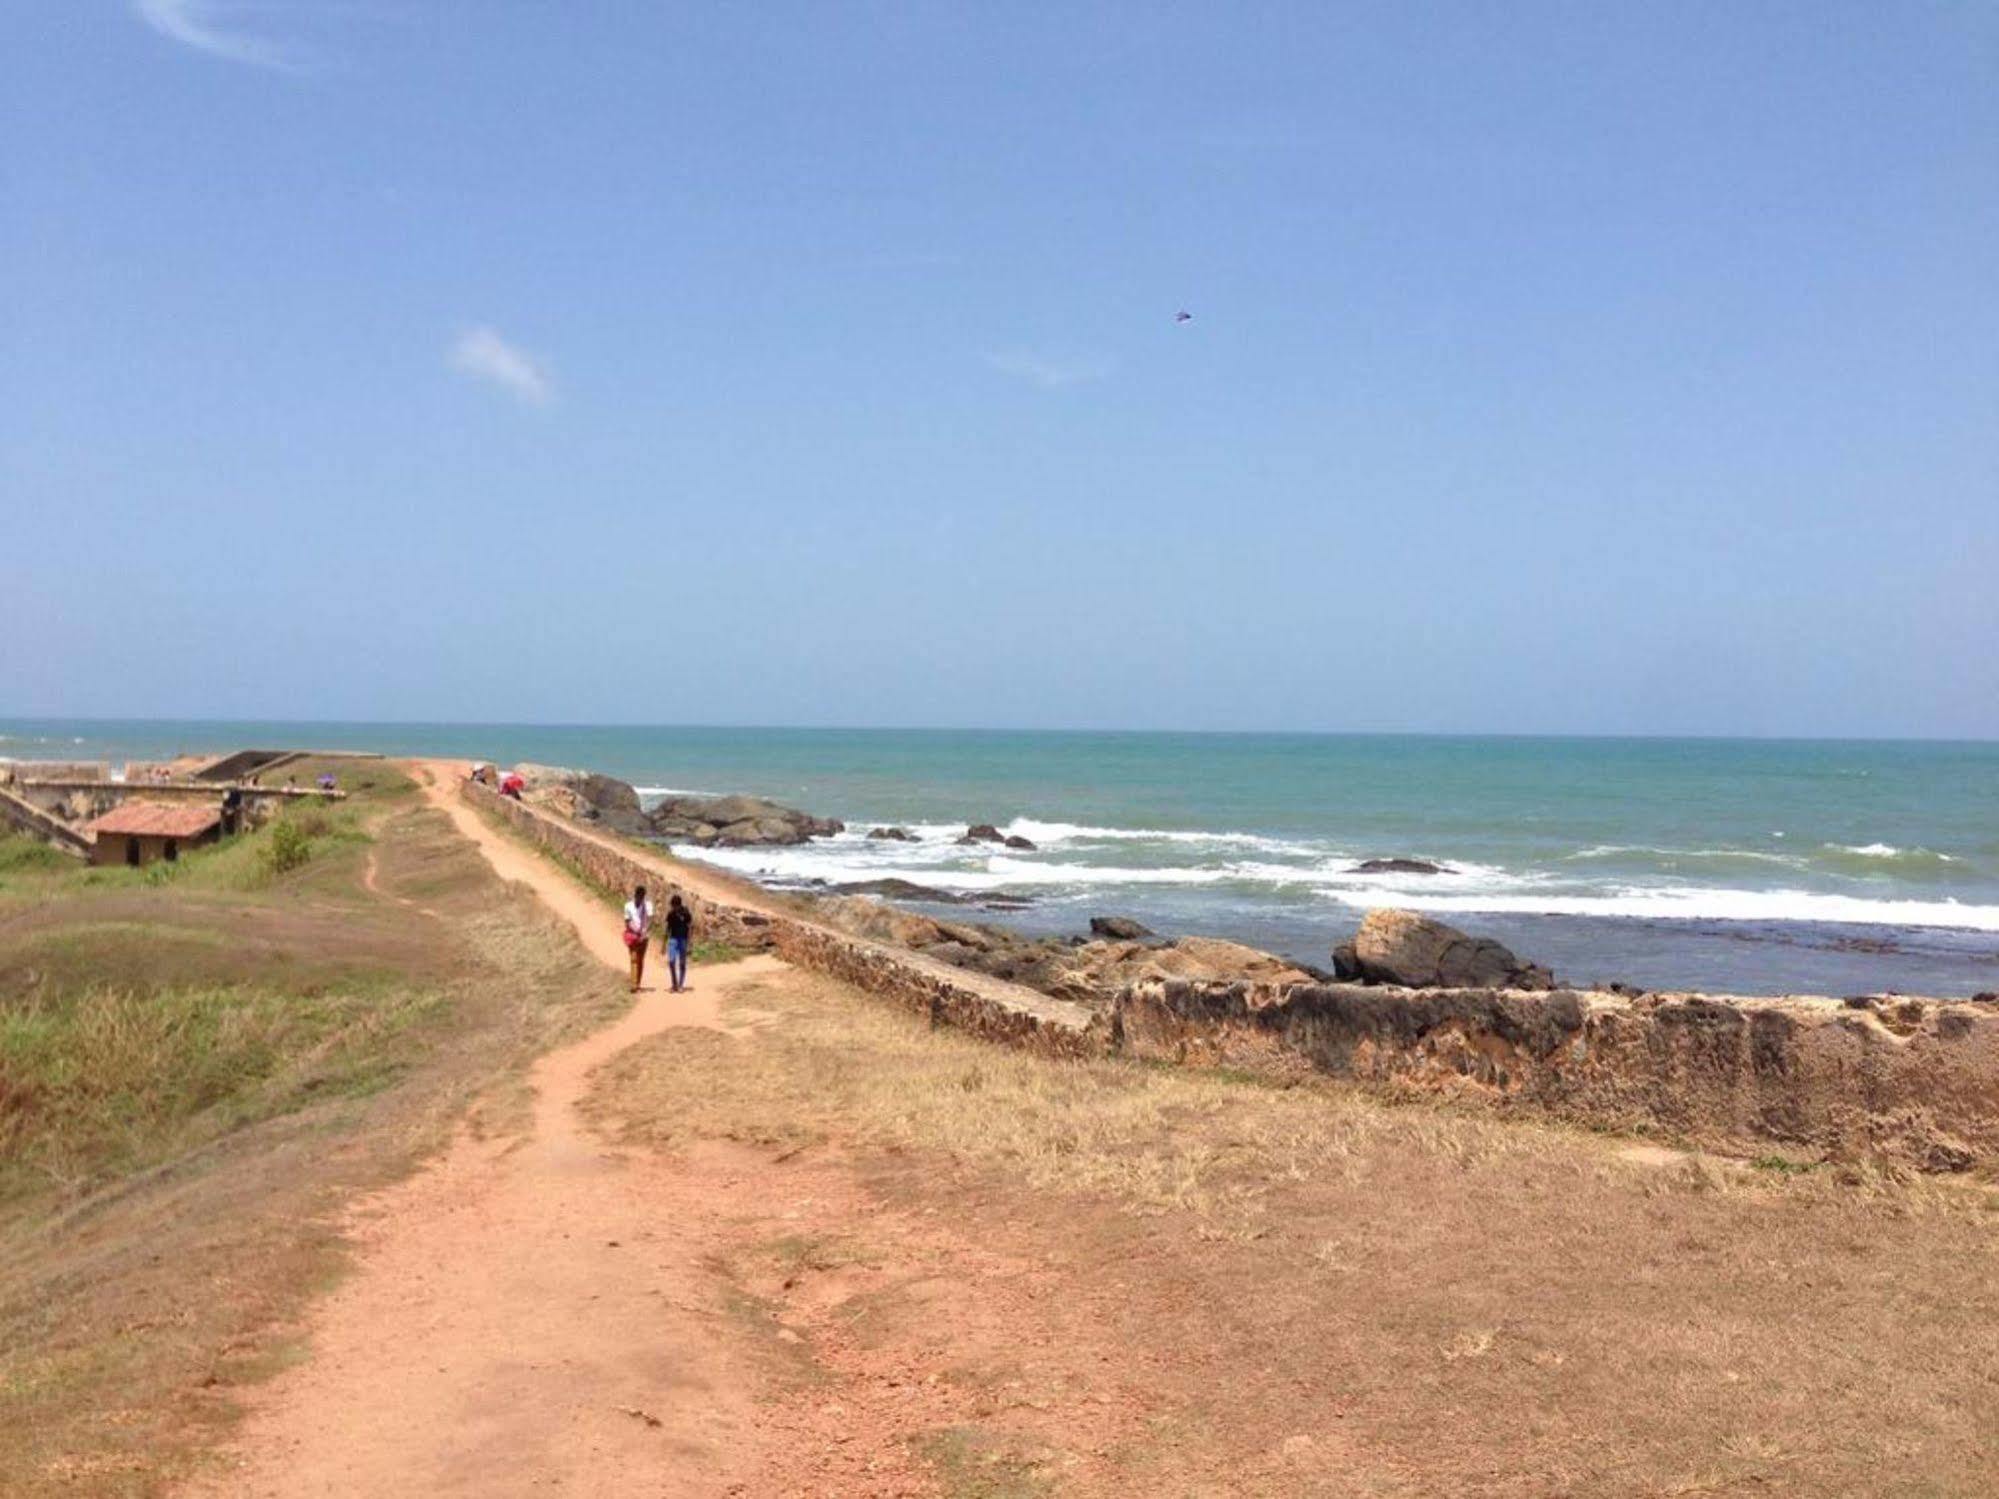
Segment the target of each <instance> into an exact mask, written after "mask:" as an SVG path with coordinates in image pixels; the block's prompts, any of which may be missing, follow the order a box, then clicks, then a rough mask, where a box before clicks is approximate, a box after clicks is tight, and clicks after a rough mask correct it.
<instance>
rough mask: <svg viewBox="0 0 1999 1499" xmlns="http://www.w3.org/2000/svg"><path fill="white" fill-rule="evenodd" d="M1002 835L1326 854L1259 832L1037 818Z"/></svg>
mask: <svg viewBox="0 0 1999 1499" xmlns="http://www.w3.org/2000/svg"><path fill="white" fill-rule="evenodd" d="M1000 831H1001V832H1004V833H1007V834H1009V835H1011V836H1014V837H1020V838H1025V839H1027V840H1028V841H1029V842H1030V843H1033V844H1035V845H1036V846H1037V847H1041V848H1052V847H1060V846H1061V845H1062V844H1065V843H1116V842H1135V843H1185V844H1194V845H1198V846H1201V847H1205V848H1245V849H1254V850H1256V851H1258V852H1261V853H1274V854H1297V855H1300V856H1306V857H1310V856H1316V855H1320V854H1323V853H1325V852H1326V849H1325V846H1324V845H1323V844H1314V843H1301V842H1298V841H1297V840H1295V839H1289V838H1271V837H1267V836H1266V835H1264V834H1262V833H1235V832H1220V833H1208V832H1193V831H1189V830H1187V829H1183V828H1107V827H1095V826H1092V825H1090V824H1088V823H1078V822H1044V821H1042V820H1041V819H1040V818H1036V817H1016V818H1014V820H1013V821H1012V822H1009V823H1008V824H1007V825H1006V826H1005V827H1004V828H1002V829H1001V830H1000Z"/></svg>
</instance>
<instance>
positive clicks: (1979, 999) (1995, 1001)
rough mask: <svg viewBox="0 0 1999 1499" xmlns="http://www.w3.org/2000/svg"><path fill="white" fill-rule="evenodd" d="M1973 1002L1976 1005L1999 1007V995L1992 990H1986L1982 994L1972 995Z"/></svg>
mask: <svg viewBox="0 0 1999 1499" xmlns="http://www.w3.org/2000/svg"><path fill="white" fill-rule="evenodd" d="M1971 1002H1972V1003H1973V1004H1975V1005H1999V994H1995V993H1994V992H1993V991H1992V990H1990V989H1986V990H1983V991H1981V992H1980V993H1977V994H1974V995H1972V996H1971Z"/></svg>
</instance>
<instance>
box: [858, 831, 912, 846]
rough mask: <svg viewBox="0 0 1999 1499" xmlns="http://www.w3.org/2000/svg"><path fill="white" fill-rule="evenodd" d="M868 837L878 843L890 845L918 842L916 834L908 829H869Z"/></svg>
mask: <svg viewBox="0 0 1999 1499" xmlns="http://www.w3.org/2000/svg"><path fill="white" fill-rule="evenodd" d="M868 836H869V837H870V838H873V839H875V840H877V841H886V842H889V843H915V842H916V841H917V837H916V834H914V833H912V832H910V831H909V829H908V828H869V829H868Z"/></svg>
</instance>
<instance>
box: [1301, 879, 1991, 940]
mask: <svg viewBox="0 0 1999 1499" xmlns="http://www.w3.org/2000/svg"><path fill="white" fill-rule="evenodd" d="M1321 893H1322V894H1323V895H1325V896H1326V897H1327V898H1329V899H1332V900H1336V901H1338V902H1339V903H1340V904H1342V905H1346V906H1353V907H1356V908H1365V907H1369V906H1377V905H1390V904H1392V905H1398V906H1407V907H1410V908H1411V909H1413V910H1418V911H1437V912H1452V911H1457V912H1487V913H1494V914H1502V915H1519V916H1636V917H1649V918H1652V919H1655V920H1657V919H1662V918H1671V919H1678V920H1698V921H1822V922H1841V923H1850V924H1855V925H1862V926H1914V927H1959V928H1964V929H1967V930H1970V931H1979V932H1999V906H1973V905H1962V904H1960V903H1959V902H1957V901H1954V900H1867V899H1864V898H1862V897H1860V896H1853V895H1826V894H1821V893H1819V892H1817V891H1811V890H1729V889H1720V888H1708V887H1701V886H1676V887H1673V888H1670V889H1643V888H1638V887H1623V888H1619V889H1615V890H1610V891H1606V892H1605V893H1603V894H1600V895H1582V894H1573V893H1564V894H1556V893H1553V892H1550V893H1548V894H1545V895H1508V894H1497V893H1496V894H1464V895H1450V894H1432V893H1429V892H1423V891H1414V890H1404V891H1398V892H1396V894H1395V897H1394V899H1393V900H1392V901H1385V900H1383V899H1381V898H1380V897H1379V896H1378V895H1368V894H1362V893H1359V892H1355V891H1343V890H1326V891H1323V892H1321Z"/></svg>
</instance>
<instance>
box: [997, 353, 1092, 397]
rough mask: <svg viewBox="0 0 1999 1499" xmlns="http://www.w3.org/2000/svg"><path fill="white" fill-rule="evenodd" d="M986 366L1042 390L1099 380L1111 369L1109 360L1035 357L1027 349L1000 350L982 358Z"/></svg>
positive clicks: (1090, 357)
mask: <svg viewBox="0 0 1999 1499" xmlns="http://www.w3.org/2000/svg"><path fill="white" fill-rule="evenodd" d="M986 363H987V364H989V365H990V366H992V368H994V369H996V370H998V371H999V372H1000V373H1001V374H1002V375H1012V376H1013V377H1014V378H1015V379H1017V380H1027V381H1030V382H1032V383H1033V384H1035V385H1038V386H1040V387H1041V388H1042V389H1043V390H1060V389H1062V388H1063V387H1064V386H1069V385H1083V384H1086V383H1087V382H1089V381H1091V380H1101V379H1103V378H1104V377H1105V376H1107V375H1109V374H1110V372H1111V370H1112V369H1113V367H1114V366H1113V365H1112V363H1111V361H1110V360H1108V359H1105V358H1103V357H1101V356H1099V355H1094V354H1082V355H1072V354H1037V353H1035V352H1033V351H1032V350H1028V349H1002V350H1000V351H999V352H998V353H993V354H988V355H986Z"/></svg>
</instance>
